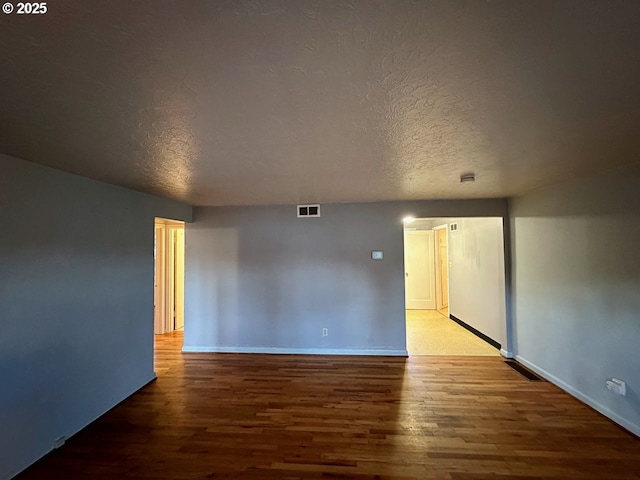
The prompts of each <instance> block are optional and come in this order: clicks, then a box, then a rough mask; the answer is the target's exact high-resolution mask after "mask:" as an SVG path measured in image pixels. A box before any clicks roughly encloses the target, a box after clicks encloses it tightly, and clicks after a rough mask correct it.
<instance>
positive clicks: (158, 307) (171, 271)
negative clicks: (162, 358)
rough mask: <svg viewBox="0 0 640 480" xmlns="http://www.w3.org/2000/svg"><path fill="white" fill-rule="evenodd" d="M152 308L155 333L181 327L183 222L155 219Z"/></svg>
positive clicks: (181, 329)
mask: <svg viewBox="0 0 640 480" xmlns="http://www.w3.org/2000/svg"><path fill="white" fill-rule="evenodd" d="M154 231H155V237H154V291H153V297H154V302H153V303H154V308H153V325H154V329H153V330H154V333H155V335H165V334H169V333H173V332H182V331H183V330H184V257H185V242H184V222H179V221H175V220H168V219H164V218H156V219H155V230H154Z"/></svg>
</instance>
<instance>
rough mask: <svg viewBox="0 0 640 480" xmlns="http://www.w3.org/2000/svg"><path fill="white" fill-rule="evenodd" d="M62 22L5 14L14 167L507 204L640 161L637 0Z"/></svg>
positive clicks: (5, 114) (73, 4)
mask: <svg viewBox="0 0 640 480" xmlns="http://www.w3.org/2000/svg"><path fill="white" fill-rule="evenodd" d="M48 8H49V10H48V12H47V13H46V14H45V15H16V14H15V13H13V14H11V15H5V14H2V17H0V47H1V48H0V95H1V99H2V103H1V108H0V152H2V153H5V154H9V155H12V156H15V157H19V158H23V159H26V160H30V161H33V162H38V163H42V164H44V165H49V166H52V167H55V168H59V169H61V170H65V171H69V172H73V173H77V174H79V175H84V176H87V177H91V178H95V179H98V180H102V181H105V182H109V183H113V184H116V185H121V186H124V187H129V188H133V189H136V190H140V191H144V192H149V193H154V194H157V195H161V196H165V197H171V198H175V199H178V200H183V201H185V202H188V203H192V204H196V205H232V204H234V205H241V204H270V203H299V202H347V201H372V200H402V199H427V198H477V197H502V196H512V195H518V194H522V193H524V192H527V191H530V190H533V189H536V188H540V187H543V186H545V185H549V184H553V183H558V182H561V181H564V180H566V179H568V178H571V177H573V176H583V175H587V174H590V173H592V172H596V171H599V170H605V169H610V168H614V167H616V166H619V165H624V164H629V163H635V162H638V161H639V160H640V158H639V154H638V152H640V132H639V127H640V27H639V25H640V2H638V1H635V0H628V1H623V2H620V1H611V0H602V1H585V0H579V1H563V0H552V1H540V0H535V1H533V0H530V1H528V2H525V1H516V0H509V1H490V0H485V1H482V0H473V1H449V0H448V1H426V0H425V1H402V0H384V1H374V0H369V1H347V0H335V1H330V0H327V1H310V0H290V1H286V0H246V1H204V0H203V1H195V0H193V1H163V0H154V1H149V0H146V1H144V0H138V1H135V2H134V1H130V0H126V1H114V0H104V1H100V2H98V1H84V0H83V1H77V0H74V1H52V2H49V3H48ZM471 171H472V172H475V173H476V178H477V180H476V182H475V183H474V184H463V185H461V184H460V183H459V176H460V174H462V173H465V172H471Z"/></svg>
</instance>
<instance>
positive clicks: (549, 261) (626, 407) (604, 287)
mask: <svg viewBox="0 0 640 480" xmlns="http://www.w3.org/2000/svg"><path fill="white" fill-rule="evenodd" d="M510 211H511V218H510V221H511V226H512V245H513V251H512V261H513V293H514V303H513V318H514V331H513V334H514V340H515V347H516V354H517V357H518V358H519V359H521V361H523V362H524V363H526V364H527V365H529V366H530V367H532V368H534V369H535V370H537V371H538V372H539V373H542V374H543V375H544V376H545V377H547V378H549V379H550V380H552V381H554V382H555V383H557V384H559V385H560V386H562V387H563V388H565V389H566V390H568V391H569V392H570V393H573V394H574V395H576V396H577V397H578V398H580V399H582V400H583V401H585V402H586V403H588V404H589V405H591V406H593V407H594V408H596V409H597V410H599V411H601V412H602V413H604V414H605V415H608V416H609V417H611V418H612V419H614V420H615V421H617V422H619V423H620V424H622V425H624V426H625V427H626V428H628V429H629V430H631V431H633V432H635V433H636V434H637V435H640V369H639V368H638V365H639V352H640V253H639V252H638V248H639V246H640V166H637V165H636V166H635V167H631V168H627V169H624V170H619V171H615V172H612V173H610V174H608V175H603V176H600V177H595V178H591V179H588V180H583V181H579V182H575V183H572V184H565V185H562V186H559V187H556V188H551V189H548V190H544V191H541V192H538V193H534V194H531V195H527V196H524V197H521V198H516V199H514V200H513V201H511V202H510ZM613 376H615V377H618V378H621V379H622V380H625V381H626V382H627V387H628V393H627V397H626V398H623V397H620V396H616V395H614V394H613V393H611V392H610V391H608V390H607V389H606V388H605V380H606V379H607V378H609V377H613Z"/></svg>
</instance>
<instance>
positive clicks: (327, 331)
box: [322, 328, 329, 337]
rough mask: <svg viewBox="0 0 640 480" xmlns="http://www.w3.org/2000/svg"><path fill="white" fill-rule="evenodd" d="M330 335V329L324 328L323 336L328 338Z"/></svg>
mask: <svg viewBox="0 0 640 480" xmlns="http://www.w3.org/2000/svg"><path fill="white" fill-rule="evenodd" d="M328 335H329V329H328V328H323V329H322V336H323V337H326V336H328Z"/></svg>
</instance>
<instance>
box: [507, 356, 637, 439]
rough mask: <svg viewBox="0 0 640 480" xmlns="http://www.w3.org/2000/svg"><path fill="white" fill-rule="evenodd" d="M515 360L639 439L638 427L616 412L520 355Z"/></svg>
mask: <svg viewBox="0 0 640 480" xmlns="http://www.w3.org/2000/svg"><path fill="white" fill-rule="evenodd" d="M515 358H516V360H517V361H518V362H520V363H522V364H523V365H524V366H525V367H527V368H529V369H530V370H533V371H534V372H535V373H537V374H538V375H540V376H541V377H544V378H545V379H547V380H548V381H550V382H551V383H553V384H554V385H556V386H557V387H559V388H561V389H562V390H564V391H565V392H567V393H568V394H569V395H571V396H573V397H575V398H577V399H578V400H580V401H581V402H583V403H585V404H586V405H588V406H589V407H591V408H593V409H594V410H596V411H597V412H599V413H601V414H602V415H604V416H605V417H607V418H608V419H609V420H611V421H612V422H614V423H616V424H618V425H619V426H621V427H622V428H624V429H626V430H628V431H629V432H631V433H633V434H634V435H636V436H638V437H640V425H636V424H635V423H633V422H630V421H628V420H627V419H625V418H624V417H622V416H620V415H618V414H617V413H616V412H614V411H613V410H611V409H610V408H608V407H605V406H604V405H602V404H601V403H599V402H597V401H595V400H594V399H593V398H591V397H590V396H589V395H587V394H585V393H582V392H581V391H580V390H578V389H576V388H574V387H572V386H571V385H569V384H568V383H566V382H565V381H563V380H561V379H559V378H558V377H556V376H555V375H553V374H551V373H549V372H547V371H546V370H545V369H544V368H541V367H539V366H537V365H536V364H535V363H533V362H530V361H529V360H526V359H524V358H522V357H521V356H520V355H516V357H515Z"/></svg>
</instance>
